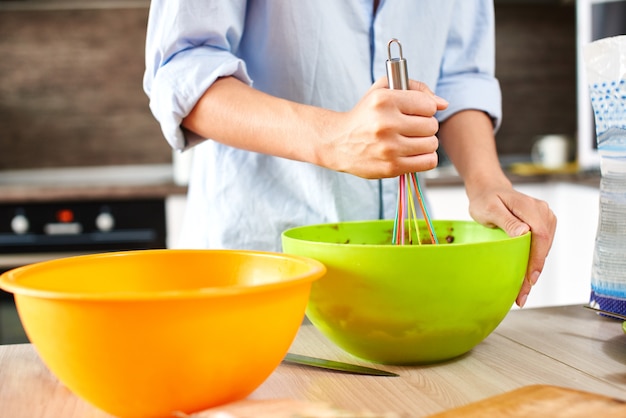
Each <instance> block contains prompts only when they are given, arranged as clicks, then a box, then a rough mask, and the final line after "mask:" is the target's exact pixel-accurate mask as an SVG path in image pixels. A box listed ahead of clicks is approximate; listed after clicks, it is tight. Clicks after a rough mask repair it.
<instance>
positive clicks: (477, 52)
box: [436, 0, 502, 130]
mask: <svg viewBox="0 0 626 418" xmlns="http://www.w3.org/2000/svg"><path fill="white" fill-rule="evenodd" d="M455 7H456V10H455V18H454V20H453V21H452V22H451V25H450V30H449V35H448V39H447V43H446V50H445V53H444V57H443V62H442V66H441V74H440V78H439V81H438V83H437V87H436V92H437V94H438V95H439V96H441V97H443V98H445V99H446V100H448V102H449V103H450V105H449V106H448V108H447V109H446V110H444V111H442V112H439V113H438V118H439V119H440V120H442V121H443V120H445V119H447V118H448V117H450V116H451V115H453V114H454V113H457V112H459V111H461V110H466V109H477V110H482V111H484V112H486V113H487V114H488V115H489V116H490V117H491V119H492V121H493V123H494V129H495V130H497V129H498V128H499V126H500V123H501V120H502V108H501V106H502V95H501V90H500V85H499V83H498V80H497V79H496V78H495V31H494V19H495V17H494V10H493V2H492V1H486V0H485V1H467V0H457V2H456V6H455Z"/></svg>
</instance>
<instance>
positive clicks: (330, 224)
mask: <svg viewBox="0 0 626 418" xmlns="http://www.w3.org/2000/svg"><path fill="white" fill-rule="evenodd" d="M418 221H420V222H425V221H424V219H421V218H420V219H418ZM393 222H394V220H393V219H373V220H354V221H338V222H326V223H318V224H311V225H300V226H295V227H292V228H289V229H286V230H284V231H283V232H282V233H281V239H283V240H285V239H288V240H292V241H298V242H307V243H311V244H315V245H318V246H329V247H342V248H347V247H350V248H374V249H380V248H397V249H398V251H400V249H401V248H404V249H405V251H406V250H407V249H415V248H421V249H422V250H423V251H429V250H427V249H429V248H430V249H431V250H430V251H432V249H435V248H437V247H445V248H453V247H455V248H458V247H470V246H476V245H484V244H485V243H497V242H505V241H506V242H510V241H515V240H526V239H530V238H531V231H530V230H529V231H527V232H525V233H524V234H522V235H518V236H516V237H512V236H509V235H507V236H506V237H505V238H502V239H494V240H489V241H477V242H461V243H445V244H444V243H440V244H442V245H433V244H426V245H419V244H406V245H394V244H391V243H386V244H358V243H357V244H355V243H342V242H327V241H315V240H308V239H302V238H295V237H292V236H289V233H291V232H295V231H298V230H302V229H307V228H315V227H333V226H338V225H355V224H373V223H381V224H382V223H391V224H393ZM432 222H433V224H437V223H446V222H453V223H457V224H471V225H476V226H480V227H483V228H485V229H499V230H501V231H503V232H505V233H506V231H504V230H503V229H502V228H499V227H493V228H491V227H488V226H485V225H483V224H481V223H478V222H476V221H474V220H464V219H436V220H433V221H432Z"/></svg>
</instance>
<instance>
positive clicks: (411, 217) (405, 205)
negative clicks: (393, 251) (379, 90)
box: [387, 38, 439, 245]
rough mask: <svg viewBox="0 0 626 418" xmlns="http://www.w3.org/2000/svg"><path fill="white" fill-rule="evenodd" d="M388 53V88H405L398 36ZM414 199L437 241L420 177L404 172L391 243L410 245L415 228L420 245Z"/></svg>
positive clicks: (404, 62) (406, 74)
mask: <svg viewBox="0 0 626 418" xmlns="http://www.w3.org/2000/svg"><path fill="white" fill-rule="evenodd" d="M394 43H395V44H396V45H398V50H399V57H398V58H391V46H392V44H394ZM387 55H388V59H387V80H388V81H389V88H390V89H399V90H408V88H409V77H408V71H407V66H406V60H405V59H404V58H403V57H402V45H401V44H400V42H399V41H398V40H397V39H395V38H394V39H391V40H390V41H389V43H388V44H387ZM415 200H417V202H418V204H419V207H420V210H421V212H422V217H423V218H424V220H425V222H426V227H427V228H428V233H429V235H430V242H431V243H432V244H439V241H438V240H437V235H436V234H435V230H434V228H433V224H432V221H431V220H430V215H429V214H428V210H427V208H426V204H425V202H424V199H423V193H422V188H421V185H420V181H419V177H418V175H417V174H416V173H407V174H403V175H401V176H399V177H398V200H397V207H396V217H395V220H394V224H393V236H392V242H393V243H394V244H402V245H404V244H405V241H406V240H408V244H413V231H414V232H415V240H416V241H417V243H418V244H422V240H421V238H420V234H419V224H418V217H417V212H416V211H415Z"/></svg>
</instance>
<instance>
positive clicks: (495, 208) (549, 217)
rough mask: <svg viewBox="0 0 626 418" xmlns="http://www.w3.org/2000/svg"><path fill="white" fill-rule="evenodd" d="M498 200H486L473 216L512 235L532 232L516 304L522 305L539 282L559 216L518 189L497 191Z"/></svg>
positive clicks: (541, 202) (540, 201)
mask: <svg viewBox="0 0 626 418" xmlns="http://www.w3.org/2000/svg"><path fill="white" fill-rule="evenodd" d="M496 196H497V199H494V200H490V201H488V202H486V201H483V202H480V203H479V204H477V205H475V206H478V207H479V209H476V208H474V212H473V213H472V216H474V217H475V219H476V221H477V222H480V223H482V224H486V225H492V226H493V225H496V226H498V227H500V228H502V229H503V230H504V231H505V232H506V233H507V234H508V235H509V236H512V237H514V236H519V235H522V234H524V233H526V232H528V231H531V233H532V235H531V244H530V256H529V260H528V266H527V269H526V274H525V276H524V282H523V284H522V287H521V288H520V291H519V294H518V296H517V299H516V303H517V305H518V306H519V307H523V306H524V304H525V303H526V300H527V299H528V295H529V294H530V291H531V289H532V287H533V286H534V285H535V284H536V283H537V280H538V279H539V276H540V275H541V272H542V271H543V267H544V265H545V262H546V258H547V256H548V253H549V252H550V248H551V247H552V242H553V239H554V233H555V231H556V216H555V215H554V213H553V212H552V210H551V209H550V207H549V206H548V204H547V203H546V202H544V201H542V200H538V199H535V198H533V197H530V196H527V195H524V194H522V193H519V192H517V191H515V190H509V191H506V192H503V193H500V194H496Z"/></svg>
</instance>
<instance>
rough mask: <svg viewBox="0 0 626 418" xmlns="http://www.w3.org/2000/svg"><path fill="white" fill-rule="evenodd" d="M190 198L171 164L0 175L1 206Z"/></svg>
mask: <svg viewBox="0 0 626 418" xmlns="http://www.w3.org/2000/svg"><path fill="white" fill-rule="evenodd" d="M507 175H508V177H509V178H510V180H511V181H512V182H513V184H524V183H542V182H568V183H575V184H581V185H587V186H592V187H598V185H599V183H600V174H599V172H596V171H590V172H558V171H555V172H541V171H538V172H537V173H534V174H524V175H520V174H516V173H514V172H510V171H507ZM424 177H425V184H426V185H427V186H430V187H456V186H463V182H462V181H461V179H460V177H459V176H458V175H457V174H456V172H455V171H454V168H453V167H452V166H443V167H438V168H436V169H435V170H431V171H429V172H426V173H424ZM186 193H187V187H186V186H185V185H181V184H177V182H175V181H174V175H173V169H172V166H171V165H169V164H164V165H142V166H110V167H93V168H91V167H90V168H84V167H81V168H63V169H34V170H14V171H0V204H2V203H15V202H17V203H27V202H40V201H59V200H65V201H67V200H88V199H131V198H135V199H137V198H161V197H167V196H171V195H184V194H186Z"/></svg>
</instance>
